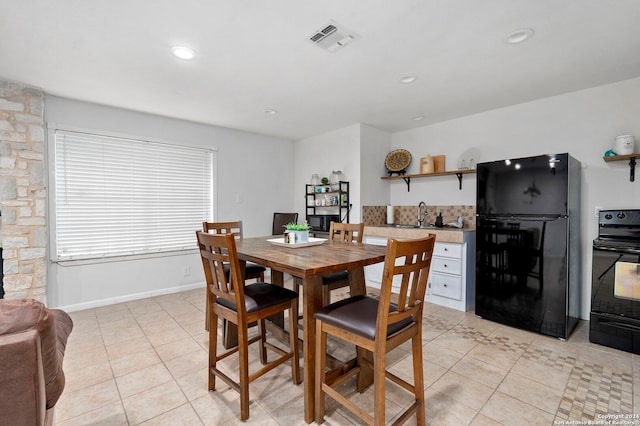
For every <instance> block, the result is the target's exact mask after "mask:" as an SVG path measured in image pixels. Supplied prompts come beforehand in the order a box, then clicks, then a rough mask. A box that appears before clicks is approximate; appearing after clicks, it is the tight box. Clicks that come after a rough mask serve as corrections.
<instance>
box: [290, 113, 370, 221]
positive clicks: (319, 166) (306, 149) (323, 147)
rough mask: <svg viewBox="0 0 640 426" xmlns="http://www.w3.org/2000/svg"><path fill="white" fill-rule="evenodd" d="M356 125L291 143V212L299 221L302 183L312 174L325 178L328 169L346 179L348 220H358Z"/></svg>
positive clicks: (303, 188)
mask: <svg viewBox="0 0 640 426" xmlns="http://www.w3.org/2000/svg"><path fill="white" fill-rule="evenodd" d="M360 127H361V125H360V124H353V125H351V126H348V127H344V128H342V129H338V130H334V131H331V132H328V133H324V134H322V135H317V136H313V137H310V138H306V139H302V140H300V141H298V142H296V143H295V145H294V153H295V154H294V157H295V211H297V212H298V214H299V215H300V221H303V220H304V218H305V199H304V191H305V184H307V183H310V182H311V175H312V174H313V173H317V174H318V175H319V176H320V177H321V178H322V177H323V176H326V177H327V178H328V177H329V176H330V175H331V171H332V170H342V173H343V174H344V179H345V180H347V181H349V191H350V192H349V197H350V199H351V204H353V208H352V209H351V212H350V213H349V215H350V216H349V219H350V222H358V221H359V220H360V205H361V204H360V133H361V132H360Z"/></svg>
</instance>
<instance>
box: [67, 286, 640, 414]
mask: <svg viewBox="0 0 640 426" xmlns="http://www.w3.org/2000/svg"><path fill="white" fill-rule="evenodd" d="M71 316H72V318H73V320H74V324H75V327H74V330H73V332H72V334H71V336H70V339H69V343H68V347H67V353H66V356H65V362H64V370H65V373H66V377H67V384H66V388H65V391H64V393H63V395H62V397H61V399H60V401H59V402H58V404H57V406H56V415H55V424H56V425H59V426H68V425H137V424H145V425H218V424H225V425H232V424H241V423H242V422H240V421H239V403H238V395H237V393H235V391H233V390H231V389H230V388H229V387H228V386H227V385H226V384H224V383H222V382H219V384H218V388H217V390H216V391H215V392H211V393H209V392H207V373H206V365H207V338H208V337H207V333H206V332H205V330H204V289H202V290H194V291H189V292H184V293H180V294H172V295H166V296H160V297H153V298H149V299H143V300H138V301H132V302H127V303H120V304H117V305H112V306H107V307H101V308H96V309H90V310H85V311H79V312H73V313H71ZM423 334H424V336H423V340H424V369H425V395H426V416H427V424H429V425H456V426H457V425H500V424H502V425H525V424H532V425H553V424H589V423H588V421H589V420H596V421H598V420H603V418H602V417H601V416H602V415H603V414H621V415H625V414H628V415H631V416H632V415H633V414H634V413H635V411H634V407H640V398H638V396H637V395H639V394H640V359H639V358H638V357H637V356H634V355H631V354H628V353H625V352H620V351H617V350H614V349H610V348H606V347H602V346H598V345H594V344H591V343H589V341H588V324H587V323H586V322H582V323H581V324H580V326H579V327H578V329H577V330H576V331H575V332H574V333H573V335H572V336H571V337H570V339H569V340H568V341H566V342H561V341H560V340H558V339H554V338H549V337H544V336H539V335H536V334H532V333H528V332H524V331H521V330H517V329H513V328H509V327H505V326H502V325H499V324H496V323H493V322H490V321H486V320H481V319H478V318H476V317H475V315H474V314H473V312H466V313H464V312H458V311H454V310H451V309H447V308H443V307H440V306H436V305H431V304H429V305H427V307H426V314H425V318H424V333H423ZM330 346H331V348H330V350H331V351H333V353H334V355H336V356H337V357H341V356H347V357H349V356H350V355H351V348H348V347H345V346H341V345H338V344H336V343H335V342H334V344H332V345H330ZM407 348H408V346H403V347H400V348H398V349H396V351H394V352H392V353H391V354H390V355H389V358H388V359H389V364H390V365H391V369H392V371H394V372H395V373H396V374H398V375H399V376H404V377H406V378H408V379H410V378H411V357H410V355H409V353H408V352H407V351H406V349H407ZM234 361H235V358H232V359H230V360H228V363H227V365H225V367H226V368H227V369H228V370H229V371H233V370H234V369H236V370H237V367H234V364H235V363H234ZM257 362H258V361H257V357H254V358H253V361H252V363H257ZM387 383H389V382H387ZM343 387H344V389H345V392H350V393H351V395H352V399H353V400H354V401H356V402H357V403H358V404H361V405H363V406H368V407H371V406H372V392H371V390H370V389H369V390H368V391H367V392H365V393H364V394H362V395H360V394H357V393H355V392H354V391H353V390H352V389H353V388H352V383H350V382H347V383H345V384H344V385H343ZM302 392H303V391H302V385H299V386H294V385H293V384H292V383H291V379H290V368H289V366H288V364H285V365H283V366H280V367H278V368H277V369H276V370H274V371H272V372H271V373H269V374H267V375H266V376H263V377H262V378H260V379H258V380H257V381H256V382H254V383H252V384H251V387H250V394H251V407H250V410H251V417H250V418H249V421H248V422H247V423H249V424H260V425H303V424H304V422H303V420H302V406H303V404H302ZM387 394H388V399H387V417H388V418H387V420H392V419H393V418H394V416H396V415H397V413H398V412H399V410H400V409H401V408H403V407H404V406H406V405H407V404H409V402H410V401H409V397H408V394H406V393H405V392H404V391H403V390H400V389H399V388H398V387H396V386H395V385H393V384H389V385H388V387H387ZM638 413H640V410H638ZM567 420H574V421H577V422H573V423H570V422H567ZM325 424H327V425H350V424H357V421H356V420H355V419H354V417H353V416H352V415H351V414H350V413H348V412H347V411H345V410H343V409H341V408H338V407H336V405H335V403H332V401H331V400H330V399H329V400H328V402H327V416H326V418H325ZM409 424H415V420H414V419H412V420H410V422H409ZM626 424H635V425H640V421H639V420H635V421H631V422H629V423H626Z"/></svg>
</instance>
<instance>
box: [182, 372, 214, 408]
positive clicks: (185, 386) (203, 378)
mask: <svg viewBox="0 0 640 426" xmlns="http://www.w3.org/2000/svg"><path fill="white" fill-rule="evenodd" d="M176 381H177V382H178V386H180V389H182V392H184V395H185V396H186V397H187V400H189V401H193V400H195V399H198V398H200V397H202V396H205V395H207V393H208V392H209V377H208V375H207V369H206V367H205V368H203V369H199V370H196V371H194V372H193V373H190V374H187V375H184V376H182V377H179V378H178V379H176Z"/></svg>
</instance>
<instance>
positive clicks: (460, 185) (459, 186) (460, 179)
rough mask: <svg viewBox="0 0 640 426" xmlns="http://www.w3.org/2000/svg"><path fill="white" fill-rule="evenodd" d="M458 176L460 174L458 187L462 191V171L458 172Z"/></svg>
mask: <svg viewBox="0 0 640 426" xmlns="http://www.w3.org/2000/svg"><path fill="white" fill-rule="evenodd" d="M456 176H458V189H459V190H460V191H462V173H456Z"/></svg>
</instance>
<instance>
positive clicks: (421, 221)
mask: <svg viewBox="0 0 640 426" xmlns="http://www.w3.org/2000/svg"><path fill="white" fill-rule="evenodd" d="M423 207H424V213H422V208H423ZM426 218H427V204H426V203H425V202H424V201H420V204H418V226H419V227H421V226H422V225H424V221H425V220H426Z"/></svg>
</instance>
